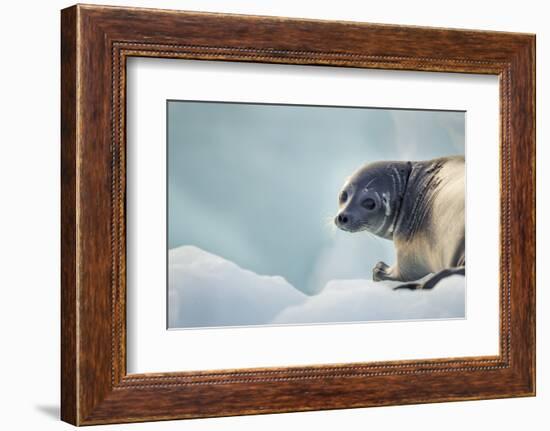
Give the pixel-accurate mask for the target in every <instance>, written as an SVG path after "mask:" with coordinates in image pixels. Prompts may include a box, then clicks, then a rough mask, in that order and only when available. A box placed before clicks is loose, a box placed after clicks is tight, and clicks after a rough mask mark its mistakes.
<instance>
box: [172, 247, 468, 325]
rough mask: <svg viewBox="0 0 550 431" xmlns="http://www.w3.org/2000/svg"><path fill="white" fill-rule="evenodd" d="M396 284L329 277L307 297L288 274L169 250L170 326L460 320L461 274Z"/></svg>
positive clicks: (190, 249) (462, 301) (196, 252)
mask: <svg viewBox="0 0 550 431" xmlns="http://www.w3.org/2000/svg"><path fill="white" fill-rule="evenodd" d="M398 284H399V283H396V282H374V281H372V280H362V279H361V280H331V281H329V282H328V283H327V284H326V285H325V287H324V289H322V290H321V291H320V292H319V293H318V294H317V295H314V296H307V295H305V294H303V293H302V292H301V291H299V290H298V289H296V288H294V287H293V286H292V285H291V284H290V283H288V282H287V281H286V280H285V279H284V278H283V277H280V276H266V275H258V274H256V273H254V272H252V271H249V270H246V269H243V268H241V267H239V266H238V265H236V264H235V263H233V262H230V261H228V260H226V259H223V258H222V257H219V256H216V255H214V254H211V253H208V252H206V251H204V250H201V249H200V248H198V247H194V246H182V247H179V248H176V249H171V250H170V251H169V287H168V295H169V301H168V317H169V318H168V324H169V327H170V328H192V327H216V326H218V327H219V326H246V325H270V324H277V325H281V324H312V323H339V322H368V321H384V320H412V319H449V318H463V317H464V314H465V296H466V295H465V282H464V277H462V276H452V277H449V278H447V279H444V280H443V281H441V282H440V283H439V284H438V285H437V286H436V288H434V289H432V290H417V291H410V290H406V289H401V290H393V289H392V288H393V287H395V286H396V285H398Z"/></svg>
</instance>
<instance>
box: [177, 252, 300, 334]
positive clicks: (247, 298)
mask: <svg viewBox="0 0 550 431" xmlns="http://www.w3.org/2000/svg"><path fill="white" fill-rule="evenodd" d="M168 260H169V265H168V266H169V286H168V298H169V300H168V304H169V308H168V326H169V327H170V328H183V327H185V328H187V327H211V326H240V325H262V324H269V323H270V322H271V320H272V319H273V318H274V317H275V315H277V314H279V313H280V312H281V311H282V310H283V309H284V308H286V307H289V306H293V305H297V304H299V303H301V302H303V301H305V299H306V295H304V294H303V293H301V292H300V291H299V290H297V289H295V288H294V287H293V286H292V285H291V284H289V283H288V282H287V281H286V280H285V279H284V278H283V277H280V276H265V275H258V274H256V273H254V272H252V271H248V270H245V269H242V268H240V267H239V266H238V265H236V264H235V263H233V262H230V261H228V260H226V259H223V258H221V257H219V256H216V255H214V254H211V253H208V252H206V251H204V250H201V249H200V248H198V247H194V246H182V247H178V248H176V249H171V250H170V251H169V256H168Z"/></svg>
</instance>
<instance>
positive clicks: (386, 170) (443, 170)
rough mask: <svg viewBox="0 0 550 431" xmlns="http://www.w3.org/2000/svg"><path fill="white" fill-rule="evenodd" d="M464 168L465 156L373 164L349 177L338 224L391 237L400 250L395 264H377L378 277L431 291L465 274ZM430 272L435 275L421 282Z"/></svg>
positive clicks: (350, 230) (376, 278)
mask: <svg viewBox="0 0 550 431" xmlns="http://www.w3.org/2000/svg"><path fill="white" fill-rule="evenodd" d="M464 166H465V165H464V157H463V156H450V157H441V158H438V159H433V160H426V161H417V162H393V161H388V162H375V163H369V164H367V165H365V166H363V167H362V168H360V169H359V170H357V171H356V172H355V173H354V174H353V175H352V176H351V177H350V178H348V180H347V181H346V182H345V184H344V186H343V187H342V190H341V191H340V195H339V198H338V200H339V211H338V214H337V215H336V217H335V219H334V222H335V224H336V226H338V228H340V229H342V230H344V231H346V232H360V231H368V232H370V233H372V234H374V235H377V236H379V237H381V238H385V239H388V240H392V241H393V243H394V246H395V249H396V255H397V261H396V263H395V264H394V265H393V266H389V265H387V264H386V263H384V262H378V263H377V264H376V265H375V267H374V268H373V280H374V281H380V280H393V281H402V282H405V283H404V284H402V285H399V286H398V287H397V288H408V289H432V288H433V287H434V286H435V285H436V284H437V283H438V282H439V281H441V280H442V279H443V278H446V277H449V276H451V275H454V274H459V275H464V268H465V264H466V260H465V245H464V224H465V218H464V214H465V211H464V205H465V203H464V197H465V193H464V188H465V182H464V175H465V169H464ZM428 274H433V275H432V276H431V277H429V278H428V279H426V280H425V281H423V282H418V281H417V280H419V279H421V278H424V277H425V276H426V275H428Z"/></svg>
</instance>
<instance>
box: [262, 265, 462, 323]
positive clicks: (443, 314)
mask: <svg viewBox="0 0 550 431" xmlns="http://www.w3.org/2000/svg"><path fill="white" fill-rule="evenodd" d="M398 284H399V283H396V282H387V281H384V282H374V281H372V280H332V281H330V282H328V283H327V285H326V287H325V288H324V289H323V290H322V291H321V292H320V293H319V294H318V295H315V296H312V297H310V298H308V300H307V301H305V302H304V303H302V304H299V305H294V306H289V307H288V308H286V309H285V310H283V311H282V312H281V313H280V314H279V315H278V316H277V317H276V318H275V319H273V323H286V322H292V323H328V322H350V321H380V320H412V319H450V318H463V317H464V310H465V308H464V305H465V296H466V295H465V285H464V284H465V283H464V277H462V276H458V275H457V276H452V277H449V278H447V279H444V280H442V281H441V282H440V283H439V284H438V285H437V286H436V287H435V288H434V289H432V290H414V291H411V290H408V289H398V290H393V287H395V286H397V285H398Z"/></svg>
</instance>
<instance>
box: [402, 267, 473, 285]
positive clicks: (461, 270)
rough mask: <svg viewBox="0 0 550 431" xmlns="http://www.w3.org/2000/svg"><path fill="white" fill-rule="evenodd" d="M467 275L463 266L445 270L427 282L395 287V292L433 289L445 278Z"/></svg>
mask: <svg viewBox="0 0 550 431" xmlns="http://www.w3.org/2000/svg"><path fill="white" fill-rule="evenodd" d="M464 274H465V268H464V267H463V266H459V267H456V268H445V269H442V270H441V271H439V272H437V273H435V274H434V275H432V276H431V277H430V278H428V279H427V280H426V281H424V282H422V283H417V282H413V283H405V284H400V285H399V286H396V287H394V288H393V289H394V290H397V289H410V290H417V289H433V288H434V287H435V286H436V284H437V283H439V282H440V281H441V280H443V279H444V278H447V277H450V276H451V275H462V276H464Z"/></svg>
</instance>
